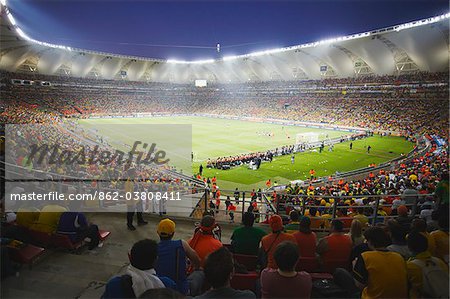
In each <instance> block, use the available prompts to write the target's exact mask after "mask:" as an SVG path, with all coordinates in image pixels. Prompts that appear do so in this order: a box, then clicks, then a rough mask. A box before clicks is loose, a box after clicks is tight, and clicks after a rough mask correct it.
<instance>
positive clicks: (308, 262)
mask: <svg viewBox="0 0 450 299" xmlns="http://www.w3.org/2000/svg"><path fill="white" fill-rule="evenodd" d="M319 268H320V265H319V261H318V260H317V258H315V257H300V258H299V259H298V262H297V266H296V267H295V269H296V270H297V271H306V272H317V271H318V270H319Z"/></svg>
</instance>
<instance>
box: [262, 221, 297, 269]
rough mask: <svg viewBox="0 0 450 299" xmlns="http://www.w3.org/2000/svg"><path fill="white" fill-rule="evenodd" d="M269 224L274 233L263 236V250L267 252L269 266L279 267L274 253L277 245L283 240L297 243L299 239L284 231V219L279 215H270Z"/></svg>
mask: <svg viewBox="0 0 450 299" xmlns="http://www.w3.org/2000/svg"><path fill="white" fill-rule="evenodd" d="M269 225H270V228H271V229H272V233H271V234H269V235H267V236H264V237H263V238H262V240H261V250H263V251H264V252H265V255H266V257H267V268H272V269H277V268H278V266H277V264H276V263H275V260H274V258H273V254H274V252H275V248H276V247H277V245H278V244H280V243H281V242H283V241H290V242H292V243H294V244H296V243H297V241H296V240H295V238H294V236H293V235H291V234H287V233H284V232H283V220H282V219H281V217H280V216H279V215H274V216H272V217H270V219H269ZM262 266H265V265H262Z"/></svg>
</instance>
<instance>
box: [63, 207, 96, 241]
mask: <svg viewBox="0 0 450 299" xmlns="http://www.w3.org/2000/svg"><path fill="white" fill-rule="evenodd" d="M57 232H58V234H62V235H67V236H69V238H70V240H71V241H72V242H73V243H76V242H80V241H82V240H84V239H85V238H89V239H90V242H89V244H88V249H89V250H92V249H94V248H95V247H97V246H98V244H99V243H100V234H99V232H98V226H97V225H95V224H90V223H89V222H88V221H87V219H86V216H85V215H84V214H83V213H80V212H64V213H62V214H61V217H60V218H59V223H58V229H57Z"/></svg>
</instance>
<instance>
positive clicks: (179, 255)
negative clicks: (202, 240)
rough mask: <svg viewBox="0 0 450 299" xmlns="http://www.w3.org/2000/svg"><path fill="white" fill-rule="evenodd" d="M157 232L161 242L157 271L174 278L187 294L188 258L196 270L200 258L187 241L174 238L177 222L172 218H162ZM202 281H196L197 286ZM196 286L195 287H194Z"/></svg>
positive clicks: (180, 288)
mask: <svg viewBox="0 0 450 299" xmlns="http://www.w3.org/2000/svg"><path fill="white" fill-rule="evenodd" d="M157 233H158V235H159V238H160V242H159V243H158V261H157V263H156V273H158V275H160V276H166V277H169V278H170V279H172V280H173V281H174V282H175V283H176V285H177V287H176V289H177V290H178V291H179V292H180V293H182V294H187V293H188V291H189V282H188V279H187V277H186V258H187V259H188V260H189V261H190V262H191V265H192V266H193V269H194V270H197V269H198V268H199V267H200V258H199V257H198V255H197V253H196V252H195V251H194V250H193V249H192V248H191V246H189V244H188V243H187V242H186V241H184V240H172V238H173V236H174V234H175V222H173V221H172V220H170V219H163V220H161V221H160V222H159V224H158V229H157ZM202 282H203V281H201V282H198V281H197V282H195V283H196V286H197V285H199V284H201V283H202ZM196 288H197V287H193V289H196Z"/></svg>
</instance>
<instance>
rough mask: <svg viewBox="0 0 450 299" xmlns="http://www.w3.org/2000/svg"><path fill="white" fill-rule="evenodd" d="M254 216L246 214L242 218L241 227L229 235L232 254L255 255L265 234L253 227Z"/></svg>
mask: <svg viewBox="0 0 450 299" xmlns="http://www.w3.org/2000/svg"><path fill="white" fill-rule="evenodd" d="M254 221H255V216H254V214H253V213H249V212H246V213H244V216H243V218H242V223H243V224H244V226H243V227H238V228H236V229H235V230H234V231H233V234H232V235H231V245H232V246H233V252H234V253H238V254H248V255H257V254H258V248H259V243H260V242H261V239H262V238H263V237H264V236H265V235H266V232H265V231H263V230H262V229H260V228H257V227H253V223H254Z"/></svg>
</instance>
